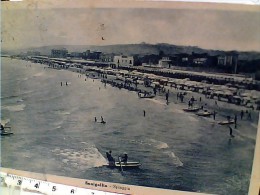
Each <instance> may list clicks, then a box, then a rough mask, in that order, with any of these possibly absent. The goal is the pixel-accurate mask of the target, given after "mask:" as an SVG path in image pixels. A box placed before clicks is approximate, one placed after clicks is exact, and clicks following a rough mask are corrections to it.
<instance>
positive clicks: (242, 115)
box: [240, 110, 244, 120]
mask: <svg viewBox="0 0 260 195" xmlns="http://www.w3.org/2000/svg"><path fill="white" fill-rule="evenodd" d="M240 117H241V120H243V117H244V111H243V110H241V112H240Z"/></svg>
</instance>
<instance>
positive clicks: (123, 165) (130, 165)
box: [107, 161, 142, 169]
mask: <svg viewBox="0 0 260 195" xmlns="http://www.w3.org/2000/svg"><path fill="white" fill-rule="evenodd" d="M141 165H142V164H141V163H140V162H131V161H130V162H127V163H124V162H121V163H120V162H118V161H116V162H115V164H108V165H107V167H109V168H119V169H121V168H123V169H125V168H127V169H133V168H139V167H140V166H141Z"/></svg>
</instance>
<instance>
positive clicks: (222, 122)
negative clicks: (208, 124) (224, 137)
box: [218, 120, 235, 125]
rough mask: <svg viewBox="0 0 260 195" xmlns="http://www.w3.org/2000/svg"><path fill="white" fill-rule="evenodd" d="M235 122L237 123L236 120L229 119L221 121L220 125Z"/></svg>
mask: <svg viewBox="0 0 260 195" xmlns="http://www.w3.org/2000/svg"><path fill="white" fill-rule="evenodd" d="M234 123H235V121H234V120H228V121H221V122H219V123H218V124H220V125H231V124H234Z"/></svg>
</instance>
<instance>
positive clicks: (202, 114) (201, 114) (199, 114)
mask: <svg viewBox="0 0 260 195" xmlns="http://www.w3.org/2000/svg"><path fill="white" fill-rule="evenodd" d="M197 115H198V116H204V117H208V116H211V115H212V113H211V112H208V111H204V112H198V113H197Z"/></svg>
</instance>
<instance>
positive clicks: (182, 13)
mask: <svg viewBox="0 0 260 195" xmlns="http://www.w3.org/2000/svg"><path fill="white" fill-rule="evenodd" d="M259 24H260V12H245V11H243V12H242V11H220V10H218V11H214V10H209V11H207V10H180V9H177V10H174V9H143V8H138V9H127V8H124V9H110V8H105V9H104V8H103V9H101V8H99V9H48V10H6V9H5V10H2V49H17V48H27V47H38V46H45V45H110V44H128V43H129V44H132V43H141V42H146V43H152V44H154V43H169V44H176V45H191V46H198V47H202V48H206V49H223V50H241V51H249V50H250V51H251V50H254V51H260V25H259ZM102 37H103V39H104V40H102Z"/></svg>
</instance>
